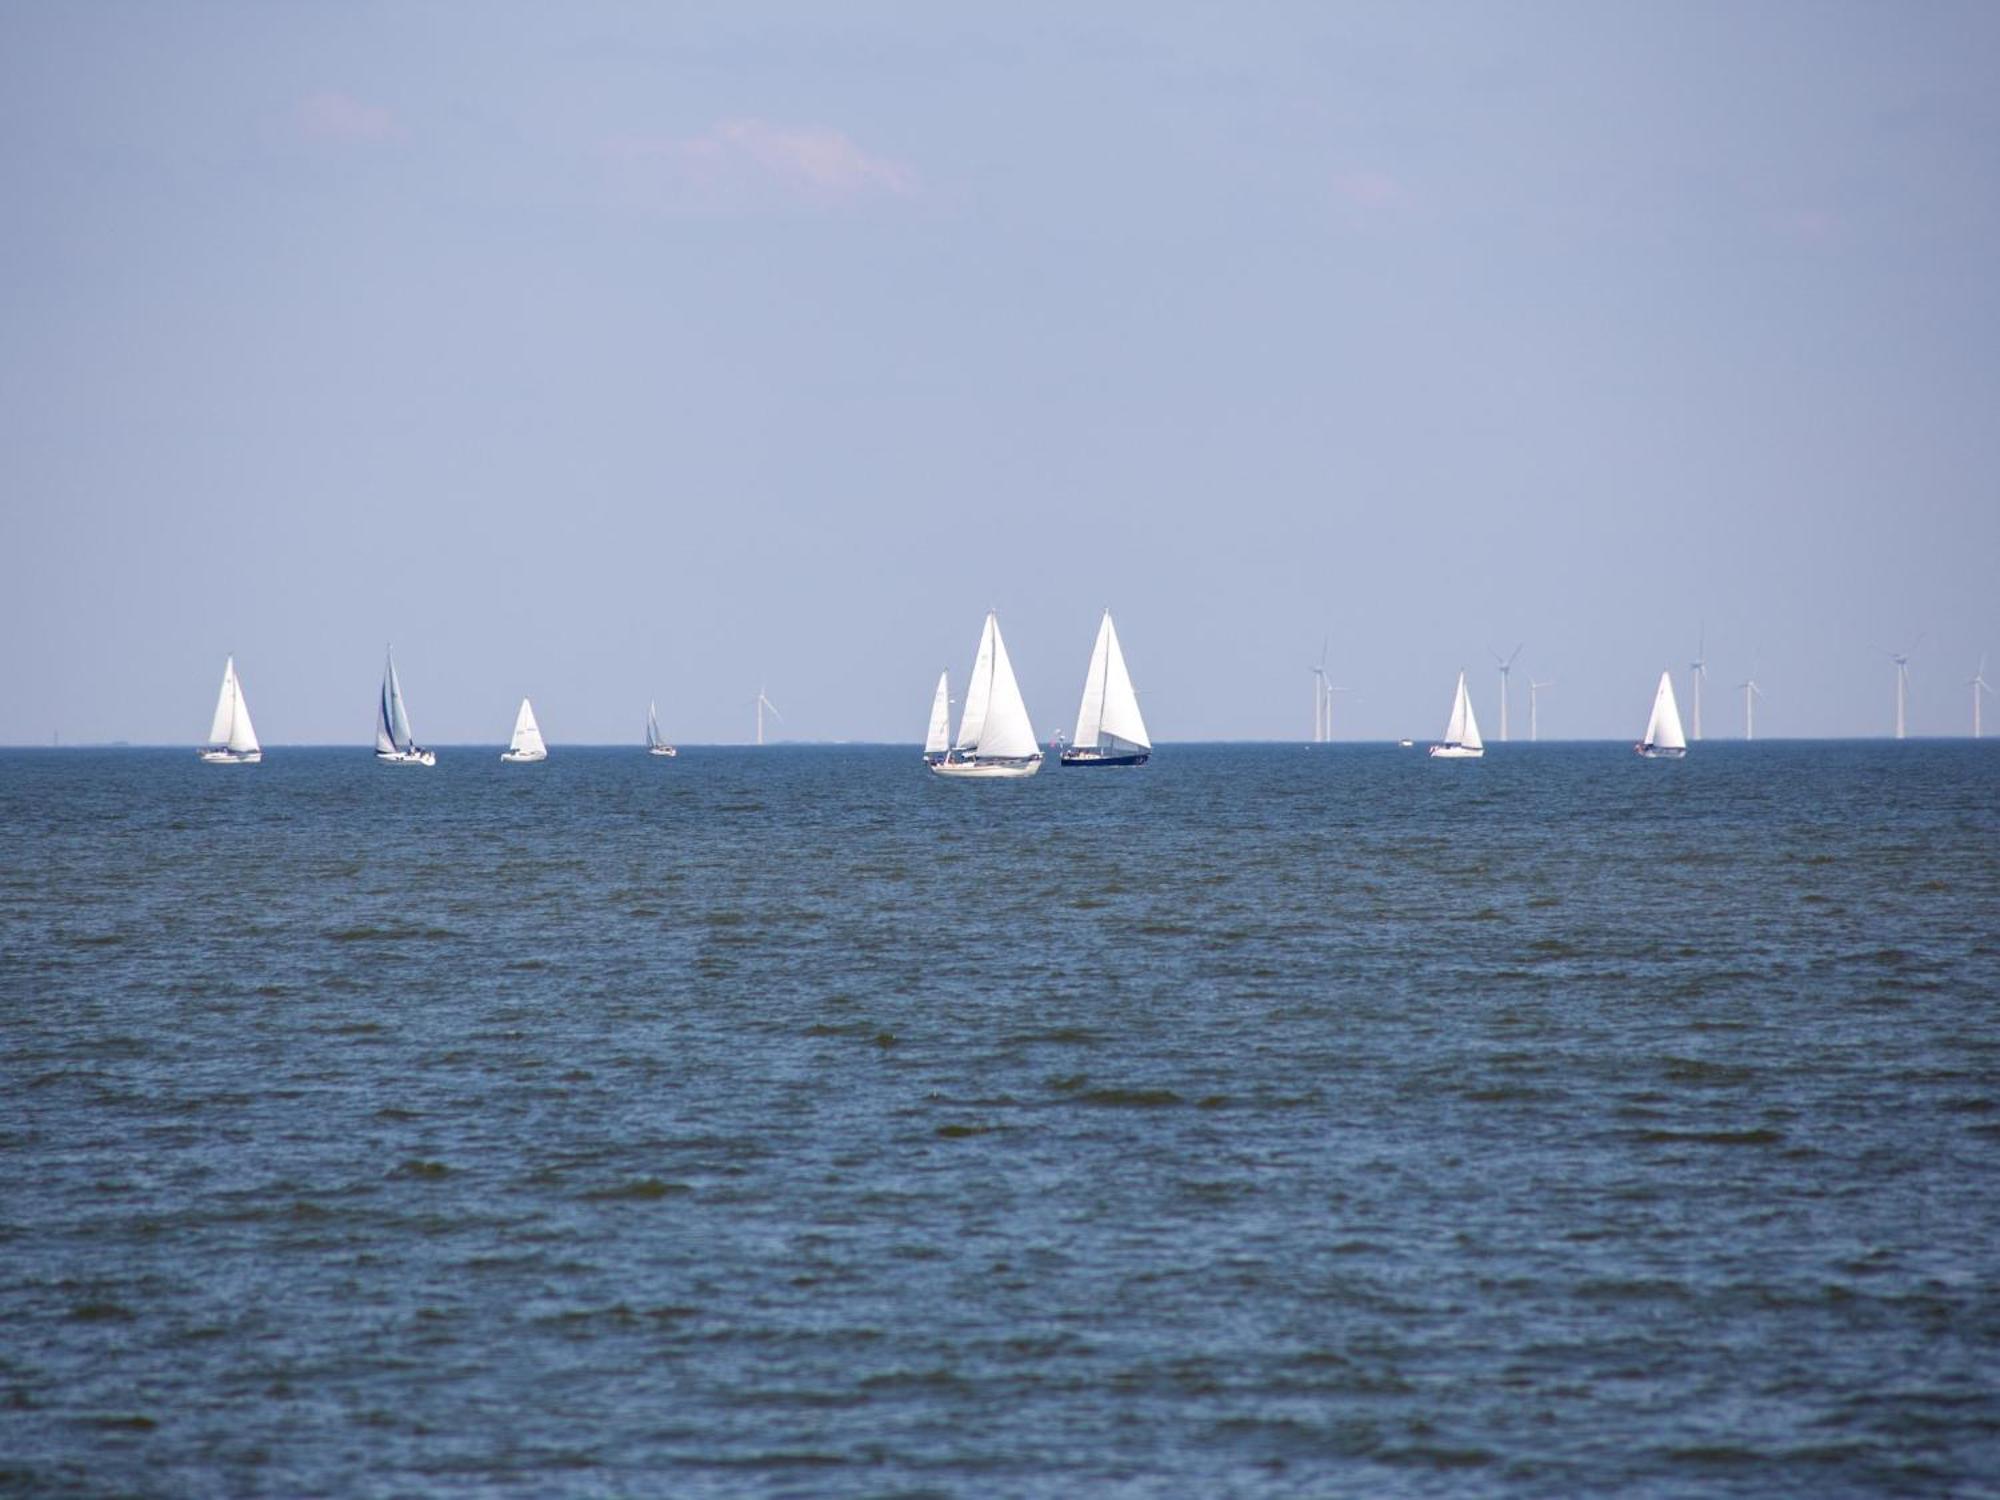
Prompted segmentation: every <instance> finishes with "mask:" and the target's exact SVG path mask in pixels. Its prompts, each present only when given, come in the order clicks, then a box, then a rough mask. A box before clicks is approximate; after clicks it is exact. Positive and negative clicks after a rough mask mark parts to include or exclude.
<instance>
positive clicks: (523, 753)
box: [500, 750, 549, 766]
mask: <svg viewBox="0 0 2000 1500" xmlns="http://www.w3.org/2000/svg"><path fill="white" fill-rule="evenodd" d="M500 758H501V759H502V760H503V761H505V762H506V763H507V764H508V765H510V766H525V765H527V764H528V763H529V762H531V761H537V760H547V759H548V758H549V752H548V751H546V750H540V751H527V750H502V751H501V752H500Z"/></svg>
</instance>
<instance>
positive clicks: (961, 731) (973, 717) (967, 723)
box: [958, 612, 1000, 752]
mask: <svg viewBox="0 0 2000 1500" xmlns="http://www.w3.org/2000/svg"><path fill="white" fill-rule="evenodd" d="M999 635H1000V622H999V621H998V620H996V619H995V618H994V617H993V615H992V614H991V613H990V612H989V613H988V614H987V616H986V626H985V628H984V629H983V630H981V631H980V632H979V652H978V654H977V655H976V656H974V657H973V658H972V675H971V676H970V677H968V678H967V679H966V680H965V712H964V713H963V714H961V715H960V716H959V720H958V748H959V749H960V750H964V751H967V752H971V751H973V750H976V749H978V747H979V736H980V735H981V734H983V733H985V731H986V709H987V705H988V704H989V703H991V702H992V698H993V643H994V641H995V640H997V639H998V638H999Z"/></svg>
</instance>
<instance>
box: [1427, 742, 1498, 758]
mask: <svg viewBox="0 0 2000 1500" xmlns="http://www.w3.org/2000/svg"><path fill="white" fill-rule="evenodd" d="M1485 753H1486V747H1485V746H1484V745H1481V746H1478V747H1477V748H1475V747H1473V746H1471V745H1433V746H1431V758H1432V759H1433V760H1478V759H1479V758H1480V757H1481V756H1483V755H1484V754H1485Z"/></svg>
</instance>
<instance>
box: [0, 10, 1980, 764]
mask: <svg viewBox="0 0 2000 1500" xmlns="http://www.w3.org/2000/svg"><path fill="white" fill-rule="evenodd" d="M1996 79H2000V6H1996V5H1992V4H1986V3H1981V4H1969V5H1952V4H1941V3H1939V4H1932V3H1926V4H1921V5H1890V4H1866V5H1848V4H1836V3H1819V0H1814V3H1810V4H1796V5H1789V4H1781V3H1759V4H1754V5H1742V4H1718V5H1689V4H1678V3H1677V4H1664V3H1663V4H1652V5H1617V4H1607V3H1598V0H1592V3H1587V4H1576V5H1554V4H1523V5H1490V4H1475V5H1464V6H1460V5H1442V4H1387V3H1383V4H1379V5H1370V6H1360V7H1337V6H1332V5H1322V4H1300V5H1293V6H1280V5H1248V6H1242V5H1230V6H1212V7H1204V8H1199V9H1197V8H1194V7H1174V6H1159V5H1150V4H1149V5H1133V6H1095V5H1090V6H1075V5H1061V6H1058V5H1047V6H1038V5H1027V6H1019V5H1010V6H989V7H970V6H963V7H959V6H914V5H899V6H883V7H872V6H866V5H841V6H817V5H803V4H800V5H787V6H760V5H728V6H702V7H696V6H688V7H672V6H668V5H662V4H652V3H646V4H633V5H600V4H567V3H565V4H547V5H539V6H532V7H523V6H504V5H476V6H475V5H471V4H464V5H424V4H402V3H397V4H381V5H365V4H364V5H269V4H262V3H259V4H243V5H206V4H168V3H156V0H148V3H144V4H131V5H119V4H104V3H91V4H54V3H50V4H26V3H23V4H14V5H9V6H5V7H0V454H4V458H3V459H0V463H4V468H0V484H3V485H4V490H0V507H4V508H3V509H0V628H4V630H5V636H6V641H7V645H6V648H5V651H4V653H0V740H4V741H10V742H17V743H18V742H26V743H47V742H48V740H49V737H50V735H51V733H53V732H56V731H60V733H61V734H62V737H63V738H64V739H65V740H75V741H81V740H92V739H108V738H114V737H115V738H129V739H134V740H142V741H161V742H173V743H190V744H191V743H193V742H195V741H197V740H198V739H199V738H200V737H201V735H202V734H203V733H204V732H205V730H206V728H207V724H208V718H209V714H210V710H211V708H212V706H213V702H214V694H215V688H216V682H217V680H218V678H219V675H220V672H221V667H222V660H223V657H224V655H225V654H226V653H229V652H234V653H235V654H236V656H237V660H238V665H239V668H240V670H241V672H242V674H243V677H244V681H245V684H246V686H247V689H248V692H249V695H250V703H251V707H252V710H253V712H254V714H255V717H256V720H257V723H258V726H259V728H260V730H261V731H262V733H263V735H264V737H265V739H266V740H267V741H268V742H286V741H305V742H352V743H356V744H360V743H365V742H366V741H367V739H368V738H369V736H370V734H371V732H372V723H373V720H372V715H373V705H374V700H375V691H376V685H377V680H378V674H379V672H380V667H381V657H382V648H383V643H384V642H385V641H386V640H391V639H393V640H394V642H395V643H396V649H397V657H398V661H399V664H400V666H401V668H402V672H403V678H404V683H405V686H406V688H407V690H408V694H409V699H410V703H411V707H412V711H413V714H414V717H415V719H416V725H417V729H418V731H419V734H420V735H421V737H422V738H424V739H425V740H427V741H430V742H434V743H446V744H448V743H452V742H455V741H465V740H472V741H486V742H494V743H498V742H501V741H504V739H505V738H506V735H507V733H508V731H509V729H510V728H511V726H512V722H513V716H514V707H515V704H516V703H517V701H518V700H519V698H520V697H521V695H522V694H523V693H528V694H531V695H532V696H533V697H534V700H535V704H536V707H537V709H538V711H539V714H540V718H541V721H542V724H543V726H544V729H545V731H546V732H547V734H548V737H549V739H550V741H551V743H552V744H555V745H557V746H560V745H561V744H562V743H563V742H564V741H584V742H601V741H607V740H636V739H637V737H638V736H639V733H640V730H641V728H642V726H643V723H644V717H645V709H646V703H647V700H648V699H650V698H657V699H658V700H659V703H660V713H661V718H662V719H663V721H664V722H665V725H666V727H667V730H668V732H669V734H670V735H673V736H675V737H678V738H681V739H684V740H689V741H704V740H733V739H746V738H748V737H749V735H750V733H751V728H752V713H751V704H752V701H753V699H754V697H755V695H756V693H757V689H758V686H759V684H760V683H764V684H768V687H769V691H770V695H771V697H772V699H773V700H774V701H775V702H776V703H777V704H778V706H779V707H780V708H781V709H783V710H784V712H785V715H786V722H785V725H784V732H785V733H787V734H791V735H797V736H800V737H811V738H857V739H864V738H865V739H909V740H912V741H914V740H917V739H920V738H921V736H922V733H923V728H924V722H925V718H926V716H927V712H928V709H929V704H930V696H931V689H932V685H933V683H934V682H935V680H936V675H937V672H938V670H939V669H940V668H941V667H949V668H950V670H951V673H952V676H953V680H954V683H955V684H956V683H958V682H960V681H961V680H962V679H963V676H964V673H965V671H966V669H967V667H968V665H969V664H970V661H971V657H972V652H973V647H974V645H975V643H976V640H977V636H978V631H979V625H980V619H981V616H982V615H983V613H984V611H985V610H986V609H987V608H988V607H989V606H991V607H995V608H998V609H999V611H1000V618H1001V623H1002V626H1003V628H1004V630H1005V632H1006V636H1007V640H1008V643H1009V646H1010V648H1011V650H1012V653H1013V657H1014V661H1015V665H1016V667H1017V669H1018V671H1019V674H1020V677H1021V681H1022V686H1023V689H1024V692H1025V694H1026V696H1027V700H1028V706H1029V709H1030V711H1031V712H1032V714H1033V716H1034V720H1035V727H1036V730H1037V732H1038V733H1039V734H1040V735H1041V736H1042V737H1043V738H1044V739H1046V738H1047V737H1048V736H1049V734H1050V733H1052V732H1053V731H1054V730H1056V729H1058V728H1061V727H1065V726H1066V725H1067V724H1068V723H1069V722H1070V720H1071V718H1072V716H1073V715H1074V714H1075V711H1076V699H1077V694H1078V691H1079V689H1080V686H1081V680H1082V675H1083V670H1084V666H1085V662H1086V660H1087V657H1088V654H1089V650H1090V644H1091V639H1092V635H1093V633H1094V630H1095V627H1096V623H1097V616H1098V612H1099V611H1100V610H1101V609H1102V608H1103V607H1104V606H1106V605H1107V604H1108V605H1110V606H1111V607H1112V609H1113V610H1114V612H1115V614H1116V616H1117V619H1118V624H1119V631H1120V634H1121V636H1122V637H1123V639H1124V643H1125V647H1126V653H1127V656H1128V658H1129V660H1130V662H1131V666H1132V671H1133V675H1134V677H1135V678H1136V679H1137V682H1138V685H1139V688H1140V691H1141V694H1142V699H1143V702H1144V704H1145V707H1146V712H1147V715H1148V717H1149V719H1150V720H1151V722H1152V725H1153V729H1154V734H1155V737H1156V738H1160V739H1164V740H1174V739H1190V738H1265V737H1286V738H1304V737H1305V736H1306V735H1307V733H1308V732H1309V730H1310V727H1311V709H1312V686H1311V678H1310V676H1309V672H1308V669H1309V667H1310V666H1311V664H1312V662H1313V661H1314V660H1315V659H1316V658H1317V657H1318V655H1319V651H1320V642H1321V639H1322V637H1330V638H1331V647H1330V652H1329V660H1330V663H1331V671H1332V673H1333V675H1334V677H1335V679H1336V680H1337V681H1338V682H1340V683H1342V684H1343V685H1347V686H1351V687H1353V688H1354V689H1356V690H1357V693H1356V696H1354V697H1352V698H1346V699H1342V700H1341V702H1340V706H1339V708H1338V710H1337V714H1336V733H1337V735H1338V736H1339V737H1341V738H1349V737H1384V736H1390V735H1397V734H1409V735H1413V736H1418V737H1434V736H1435V735H1436V734H1437V733H1438V732H1439V731H1440V730H1441V729H1442V727H1443V723H1444V719H1445V715H1446V710H1447V708H1448V706H1449V698H1450V693H1451V685H1452V679H1453V676H1454V674H1455V673H1456V671H1457V670H1458V668H1459V667H1460V666H1461V665H1464V666H1468V667H1472V668H1475V669H1477V672H1476V676H1475V679H1474V683H1475V688H1476V690H1477V698H1476V703H1477V706H1478V708H1479V711H1480V714H1481V715H1482V717H1483V718H1484V719H1485V720H1486V727H1487V732H1488V735H1489V737H1492V736H1493V735H1494V733H1495V731H1496V729H1497V723H1496V720H1497V702H1496V695H1497V687H1496V683H1495V679H1494V676H1493V673H1492V671H1491V665H1492V661H1491V657H1490V655H1489V654H1488V653H1489V651H1490V650H1492V649H1500V650H1510V649H1511V648H1512V647H1513V646H1514V644H1515V643H1516V642H1525V643H1526V648H1525V650H1524V651H1523V652H1522V655H1521V660H1520V667H1519V669H1518V670H1517V673H1516V678H1515V681H1516V683H1517V696H1516V702H1515V710H1514V712H1515V728H1516V736H1517V737H1525V728H1526V717H1527V713H1526V694H1525V691H1524V690H1523V689H1522V688H1521V687H1520V686H1519V685H1520V684H1524V683H1525V681H1526V678H1527V676H1528V674H1530V673H1532V674H1533V675H1535V676H1537V677H1540V678H1543V679H1554V681H1555V682H1556V684H1557V686H1556V687H1555V688H1553V689H1552V690H1550V692H1549V693H1548V694H1547V695H1545V696H1544V698H1543V702H1542V715H1543V730H1544V733H1545V734H1547V735H1550V736H1561V737H1593V736H1617V737H1625V738H1630V737H1633V736H1636V735H1637V734H1638V732H1639V730H1640V729H1641V727H1642V726H1643V724H1644V721H1645V717H1646V712H1647V709H1648V708H1649V706H1650V704H1651V699H1652V692H1653V683H1654V680H1655V679H1656V677H1657V675H1658V673H1659V671H1660V670H1661V668H1662V667H1664V666H1668V665H1671V666H1673V667H1674V668H1675V670H1676V673H1677V681H1678V685H1679V686H1680V688H1681V689H1682V692H1683V696H1684V697H1685V693H1686V687H1687V680H1686V672H1685V667H1686V664H1687V663H1688V661H1689V660H1690V659H1691V658H1692V656H1693V654H1694V652H1695V647H1696V642H1697V635H1698V632H1699V631H1700V630H1701V629H1702V628H1703V625H1704V622H1705V624H1706V630H1707V643H1708V652H1709V656H1710V659H1711V661H1712V662H1713V664H1714V665H1713V675H1712V677H1711V678H1710V687H1709V690H1708V695H1707V714H1706V717H1707V721H1708V722H1707V728H1708V732H1709V734H1710V735H1711V736H1714V735H1716V734H1718V733H1726V734H1728V735H1732V736H1733V735H1738V734H1740V733H1741V727H1742V709H1741V694H1739V693H1735V692H1732V691H1731V690H1730V689H1731V688H1732V686H1733V685H1734V684H1735V683H1737V682H1740V681H1741V680H1742V679H1743V677H1744V676H1745V675H1746V674H1747V673H1750V672H1752V671H1754V672H1755V674H1756V676H1757V677H1758V679H1759V680H1760V681H1761V682H1762V683H1764V684H1765V686H1766V688H1767V690H1768V692H1769V698H1768V699H1767V701H1766V702H1764V703H1763V704H1762V705H1760V707H1759V710H1758V726H1759V730H1760V732H1761V733H1768V734H1771V735H1788V734H1876V733H1886V732H1888V730H1889V728H1890V724H1891V717H1892V711H1893V689H1892V680H1893V679H1892V668H1891V667H1890V665H1889V664H1888V662H1887V661H1886V660H1884V659H1883V658H1882V657H1881V656H1880V655H1879V654H1876V653H1877V648H1880V647H1900V646H1903V645H1906V644H1907V643H1908V642H1909V641H1910V640H1911V639H1913V638H1914V637H1916V636H1917V635H1918V634H1919V632H1927V633H1928V634H1927V637H1926V639H1925V641H1924V643H1923V645H1922V646H1921V647H1920V648H1919V650H1918V652H1917V655H1916V659H1915V662H1914V665H1913V672H1914V698H1913V701H1912V707H1911V725H1912V731H1913V732H1915V733H1922V734H1939V733H1951V734H1962V733H1965V732H1967V729H1968V722H1969V718H1970V707H1969V698H1968V693H1967V690H1966V688H1965V687H1964V686H1963V684H1964V681H1965V679H1966V678H1968V677H1969V676H1970V675H1971V674H1972V672H1973V670H1974V668H1975V667H1976V666H1977V665H1978V661H1979V658H1980V655H1981V654H1982V652H1987V651H1992V652H1994V653H1995V656H1996V663H2000V612H1997V611H1996V609H1995V606H1994V602H1993V601H1994V597H1995V574H1996V569H1997V568H2000V493H1997V491H2000V485H1996V479H2000V86H1996ZM1988 676H1989V678H1991V679H1993V680H1996V681H2000V672H1996V671H1994V670H1992V669H1989V672H1988ZM1989 721H1990V722H1992V723H1993V724H1994V725H1995V727H1996V729H2000V704H1995V705H1993V706H1992V711H1991V712H1990V713H1989Z"/></svg>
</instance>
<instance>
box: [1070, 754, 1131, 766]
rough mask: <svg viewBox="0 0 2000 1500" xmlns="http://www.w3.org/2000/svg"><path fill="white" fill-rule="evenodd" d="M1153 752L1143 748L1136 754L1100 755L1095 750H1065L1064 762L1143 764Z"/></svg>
mask: <svg viewBox="0 0 2000 1500" xmlns="http://www.w3.org/2000/svg"><path fill="white" fill-rule="evenodd" d="M1152 755H1153V752H1152V751H1150V750H1141V751H1139V752H1138V753H1136V754H1134V755H1099V754H1098V753H1097V752H1096V751H1095V750H1065V751H1063V753H1062V763H1063V764H1064V765H1066V766H1143V765H1144V764H1145V763H1146V762H1147V761H1148V760H1150V759H1152Z"/></svg>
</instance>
